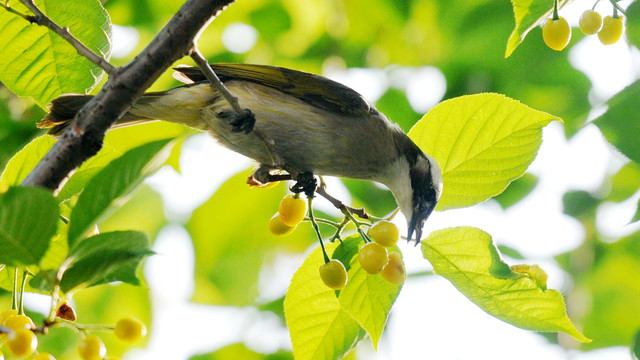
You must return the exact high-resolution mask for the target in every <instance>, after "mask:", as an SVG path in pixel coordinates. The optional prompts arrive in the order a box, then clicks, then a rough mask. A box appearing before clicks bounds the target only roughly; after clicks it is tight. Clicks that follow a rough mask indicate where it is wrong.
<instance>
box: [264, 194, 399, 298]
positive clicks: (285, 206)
mask: <svg viewBox="0 0 640 360" xmlns="http://www.w3.org/2000/svg"><path fill="white" fill-rule="evenodd" d="M306 213H307V203H306V202H305V201H304V200H302V199H301V198H300V196H299V194H295V195H293V194H291V195H287V196H285V197H284V198H283V199H282V201H280V205H279V207H278V212H277V213H276V214H275V215H273V217H272V218H271V220H269V231H270V232H271V233H272V234H274V235H277V236H283V235H288V234H290V233H291V232H293V231H294V230H295V229H296V227H297V226H298V224H300V223H301V222H302V220H304V217H305V214H306ZM367 235H368V236H369V238H371V240H373V241H369V242H366V243H365V244H364V245H362V247H361V248H360V250H359V251H358V261H359V262H360V266H362V268H363V269H364V270H365V271H366V272H367V273H369V274H380V275H381V276H382V277H383V278H384V279H385V280H387V281H389V282H390V283H393V284H396V285H400V284H402V283H404V280H405V279H406V273H405V270H404V265H403V263H402V257H401V256H400V254H399V253H397V252H391V253H389V251H388V250H387V248H390V247H393V246H395V244H396V243H397V242H398V239H399V238H400V232H399V230H398V228H397V227H396V226H395V225H394V224H393V223H391V222H389V221H386V220H382V221H379V222H377V223H375V224H373V225H372V226H371V227H370V228H369V230H368V231H367ZM319 271H320V278H321V279H322V281H323V282H324V283H325V285H327V286H328V287H329V288H331V289H334V290H340V289H342V288H344V286H345V285H346V284H347V270H346V268H345V266H344V264H342V262H340V260H337V259H331V260H328V259H327V260H326V261H325V263H324V264H323V265H321V266H320V270H319Z"/></svg>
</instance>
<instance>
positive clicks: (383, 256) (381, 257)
mask: <svg viewBox="0 0 640 360" xmlns="http://www.w3.org/2000/svg"><path fill="white" fill-rule="evenodd" d="M358 261H359V262H360V266H362V268H363V269H364V270H365V271H366V272H368V273H369V274H377V273H379V272H380V271H382V269H383V268H384V266H385V265H387V263H388V262H389V254H388V253H387V249H386V248H385V247H384V246H382V245H380V244H378V243H374V242H371V243H367V244H364V245H362V247H361V248H360V251H358Z"/></svg>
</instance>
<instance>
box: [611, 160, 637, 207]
mask: <svg viewBox="0 0 640 360" xmlns="http://www.w3.org/2000/svg"><path fill="white" fill-rule="evenodd" d="M638 189H640V165H638V163H636V162H633V161H630V162H628V163H627V164H625V165H624V166H623V167H622V168H620V170H618V172H617V173H616V174H615V175H613V177H612V178H611V192H610V193H609V196H607V200H610V201H615V202H620V201H624V200H626V199H628V198H630V197H631V196H632V195H633V194H635V193H636V191H638Z"/></svg>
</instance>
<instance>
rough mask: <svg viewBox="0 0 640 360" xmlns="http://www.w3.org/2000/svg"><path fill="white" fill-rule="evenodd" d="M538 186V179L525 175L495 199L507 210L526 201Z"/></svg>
mask: <svg viewBox="0 0 640 360" xmlns="http://www.w3.org/2000/svg"><path fill="white" fill-rule="evenodd" d="M537 184H538V178H537V177H535V176H533V175H531V174H524V175H523V176H522V177H521V178H519V179H516V180H515V181H513V182H512V183H511V184H509V186H508V187H507V188H506V189H505V190H504V191H503V192H502V193H501V194H500V195H498V196H496V197H495V198H494V200H496V201H497V202H498V204H500V206H501V207H502V208H503V209H507V208H509V207H511V206H512V205H515V204H516V203H518V202H519V201H520V200H522V199H524V198H525V197H526V196H527V195H529V193H531V191H533V189H534V188H535V187H536V185H537Z"/></svg>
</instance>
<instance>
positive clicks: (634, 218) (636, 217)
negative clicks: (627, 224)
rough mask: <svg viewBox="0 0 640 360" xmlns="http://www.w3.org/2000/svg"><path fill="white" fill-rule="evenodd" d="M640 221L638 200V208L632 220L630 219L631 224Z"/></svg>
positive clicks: (639, 203)
mask: <svg viewBox="0 0 640 360" xmlns="http://www.w3.org/2000/svg"><path fill="white" fill-rule="evenodd" d="M638 220H640V199H639V200H638V206H637V207H636V213H635V215H633V218H632V219H631V222H632V223H634V222H636V221H638Z"/></svg>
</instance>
